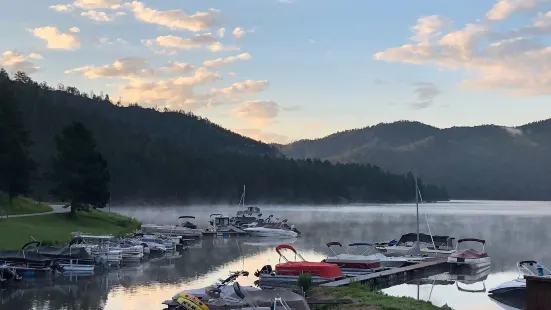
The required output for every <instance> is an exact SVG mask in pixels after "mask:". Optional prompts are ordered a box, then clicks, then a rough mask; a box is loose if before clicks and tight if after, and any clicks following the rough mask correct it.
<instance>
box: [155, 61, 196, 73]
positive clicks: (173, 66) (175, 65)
mask: <svg viewBox="0 0 551 310" xmlns="http://www.w3.org/2000/svg"><path fill="white" fill-rule="evenodd" d="M162 69H165V70H169V71H171V72H173V73H177V74H187V73H191V72H194V71H195V70H197V69H198V68H197V67H195V66H194V65H191V64H188V63H185V62H178V61H173V62H169V63H168V65H167V66H166V67H164V68H162Z"/></svg>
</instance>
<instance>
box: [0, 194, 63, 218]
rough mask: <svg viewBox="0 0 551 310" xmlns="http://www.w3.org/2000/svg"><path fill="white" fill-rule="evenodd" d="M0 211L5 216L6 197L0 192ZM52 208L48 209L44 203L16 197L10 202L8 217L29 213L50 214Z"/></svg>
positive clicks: (6, 207)
mask: <svg viewBox="0 0 551 310" xmlns="http://www.w3.org/2000/svg"><path fill="white" fill-rule="evenodd" d="M0 209H1V211H0V212H1V213H2V214H5V213H4V212H6V210H7V209H8V195H6V194H5V193H1V192H0ZM52 210H53V209H52V207H50V206H49V205H48V204H46V203H41V202H36V201H34V200H32V199H30V198H24V197H16V198H14V199H13V201H12V206H11V208H10V209H9V213H8V214H10V215H16V214H29V213H44V212H50V211H52Z"/></svg>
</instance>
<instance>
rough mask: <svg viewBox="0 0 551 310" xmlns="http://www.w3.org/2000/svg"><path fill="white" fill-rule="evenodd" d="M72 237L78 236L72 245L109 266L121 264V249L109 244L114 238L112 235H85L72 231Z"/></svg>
mask: <svg viewBox="0 0 551 310" xmlns="http://www.w3.org/2000/svg"><path fill="white" fill-rule="evenodd" d="M72 236H73V238H76V237H78V239H77V240H79V241H78V243H76V244H74V245H73V246H74V247H77V248H84V249H86V251H88V253H90V255H92V256H93V257H97V258H98V259H99V260H101V261H104V262H106V264H108V265H111V266H116V267H120V266H121V265H122V259H123V257H122V250H121V249H120V248H118V247H113V246H110V244H111V243H112V242H113V240H114V239H115V237H114V236H112V235H87V234H82V233H79V232H77V233H72Z"/></svg>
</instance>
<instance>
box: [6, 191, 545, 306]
mask: <svg viewBox="0 0 551 310" xmlns="http://www.w3.org/2000/svg"><path fill="white" fill-rule="evenodd" d="M261 209H262V212H263V213H264V215H269V214H274V215H276V216H279V217H280V218H281V219H282V218H287V219H289V223H291V224H295V225H296V227H297V228H298V229H299V230H300V231H301V232H302V236H301V237H300V238H298V239H297V240H296V241H295V242H294V243H293V246H294V247H295V248H297V250H298V251H299V252H300V253H301V254H302V255H303V256H304V257H305V258H306V259H307V260H312V261H320V260H321V259H323V258H325V257H326V255H327V253H328V251H327V247H326V246H325V244H326V243H327V242H329V241H340V242H341V243H343V244H345V243H351V242H354V241H372V240H389V239H393V238H399V237H400V236H401V235H402V234H404V233H408V232H415V229H416V228H415V227H416V218H415V206H414V205H412V204H400V205H366V206H360V205H357V206H356V205H355V206H340V207H338V206H324V207H306V206H301V207H277V206H264V207H262V206H261ZM112 211H117V212H120V213H123V214H127V215H130V216H133V217H136V218H138V219H140V220H141V221H142V222H144V223H158V224H163V223H166V224H169V223H176V222H177V217H178V216H180V215H194V216H196V217H197V224H198V226H200V227H206V226H207V221H208V217H209V215H210V214H211V213H226V214H235V212H236V208H235V207H232V208H230V207H214V206H213V207H210V206H203V207H178V206H173V207H151V208H144V207H136V208H132V207H118V208H113V209H112ZM425 215H426V217H425ZM550 219H551V203H549V202H510V201H453V202H448V203H436V204H427V205H421V206H420V223H421V232H425V233H428V229H427V221H428V223H429V224H430V229H431V231H432V233H433V234H435V235H450V236H454V237H456V238H465V237H476V238H482V239H486V240H487V246H486V250H487V252H488V253H489V254H490V256H491V257H492V266H491V270H490V271H489V274H488V275H484V276H483V277H482V281H480V282H477V283H467V284H466V283H462V282H456V281H453V280H450V279H449V278H448V277H447V275H446V274H442V275H439V276H435V277H431V278H429V279H424V280H418V281H414V282H413V283H410V284H402V285H398V286H394V287H391V288H387V289H384V291H385V292H387V293H388V294H391V295H396V296H410V297H413V298H417V297H419V298H420V299H423V300H430V301H431V302H432V303H434V304H436V305H438V306H441V305H444V304H448V305H449V306H451V307H452V308H454V309H456V310H493V309H501V308H500V307H499V306H498V305H496V303H495V302H493V301H492V300H491V299H489V298H488V296H487V293H486V292H484V291H483V290H484V288H485V289H486V290H487V289H490V288H492V287H494V286H496V285H498V284H500V283H502V282H505V281H508V280H511V279H513V278H515V277H516V274H517V273H516V268H515V264H516V262H517V261H520V260H527V259H535V260H537V261H539V262H542V263H544V264H546V263H547V264H549V265H551V252H550V251H548V250H547V249H546V248H547V245H548V244H549V241H550V240H551V229H550V228H549V225H548V224H549V220H550ZM274 247H275V245H262V244H258V239H257V240H252V239H242V238H241V239H236V238H230V239H222V238H205V239H203V241H202V242H201V243H200V244H199V245H197V248H191V249H188V250H187V251H185V252H184V253H183V256H182V258H179V259H175V260H168V261H164V262H149V263H146V264H143V265H142V266H140V267H138V268H130V269H127V268H123V269H122V270H119V271H115V272H111V273H109V274H108V275H103V276H95V277H80V278H77V277H72V278H70V277H63V276H60V277H56V278H53V279H35V280H28V281H26V282H24V283H21V284H20V285H19V287H18V288H17V289H8V290H3V291H0V309H18V310H27V309H29V310H30V309H37V310H38V309H40V310H53V309H67V310H80V309H94V310H95V309H105V310H121V309H124V310H148V309H163V307H162V305H161V302H162V301H163V300H166V299H170V298H171V296H173V295H174V294H175V293H177V292H178V291H180V290H182V289H186V288H198V287H203V286H207V285H209V284H211V283H212V282H214V281H215V280H217V279H218V278H224V277H226V276H227V274H228V272H229V271H235V270H241V269H245V270H248V271H251V275H250V276H249V277H248V278H244V277H242V278H240V280H239V282H240V283H241V284H243V285H252V284H253V282H254V281H255V280H256V277H255V276H254V275H253V274H252V272H254V271H255V270H257V269H260V268H261V267H262V266H264V265H266V264H271V265H274V264H276V263H277V262H278V255H277V254H276V253H275V251H274Z"/></svg>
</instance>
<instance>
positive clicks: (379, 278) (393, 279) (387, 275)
mask: <svg viewBox="0 0 551 310" xmlns="http://www.w3.org/2000/svg"><path fill="white" fill-rule="evenodd" d="M447 267H448V262H447V259H446V258H439V259H435V260H433V261H430V262H422V263H418V264H415V265H411V266H407V267H401V268H394V269H391V270H385V271H381V272H373V273H369V274H365V275H359V276H356V277H351V278H346V279H342V280H337V281H333V282H329V283H325V284H321V285H320V286H328V287H337V286H346V285H349V284H351V283H354V282H360V283H362V284H369V285H373V286H377V287H379V288H380V286H381V284H387V285H389V286H390V285H394V284H396V283H398V282H402V283H403V282H406V281H407V280H410V279H414V278H417V277H420V276H431V275H434V274H438V273H441V272H444V271H446V270H447Z"/></svg>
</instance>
